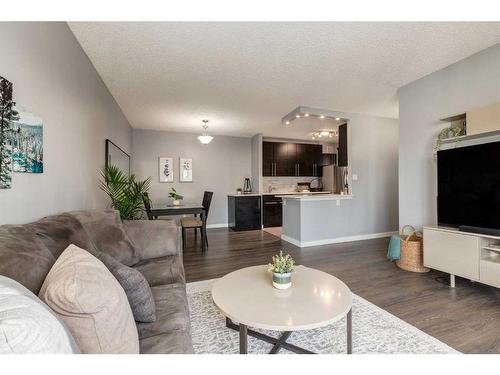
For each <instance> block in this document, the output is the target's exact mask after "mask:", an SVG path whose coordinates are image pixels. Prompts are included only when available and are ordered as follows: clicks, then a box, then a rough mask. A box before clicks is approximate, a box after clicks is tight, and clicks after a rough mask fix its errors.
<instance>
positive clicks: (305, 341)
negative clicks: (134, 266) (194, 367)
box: [187, 280, 459, 354]
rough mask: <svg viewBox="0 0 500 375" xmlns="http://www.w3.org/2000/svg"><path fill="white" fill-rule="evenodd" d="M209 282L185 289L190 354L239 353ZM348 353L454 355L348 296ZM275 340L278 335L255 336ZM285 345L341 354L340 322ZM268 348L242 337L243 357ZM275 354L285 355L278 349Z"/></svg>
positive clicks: (299, 334)
mask: <svg viewBox="0 0 500 375" xmlns="http://www.w3.org/2000/svg"><path fill="white" fill-rule="evenodd" d="M214 281H215V280H207V281H199V282H195V283H189V284H187V292H188V299H189V309H190V313H191V330H192V337H193V345H194V350H195V352H196V353H211V354H218V353H220V354H223V353H226V354H235V353H238V352H239V338H238V337H239V336H238V332H236V331H234V330H232V329H229V328H226V320H225V317H224V316H223V315H222V314H221V312H220V311H219V309H218V308H217V307H216V306H215V304H214V303H213V301H212V295H211V293H210V290H211V285H212V283H213V282H214ZM353 301H354V302H353V308H352V311H353V333H352V338H353V353H354V354H360V353H372V354H379V353H380V354H381V353H387V354H401V353H407V354H433V353H459V352H457V351H456V350H454V349H453V348H451V347H449V346H448V345H446V344H444V343H443V342H441V341H439V340H437V339H435V338H434V337H432V336H429V335H428V334H426V333H424V332H422V331H421V330H419V329H417V328H415V327H414V326H412V325H410V324H408V323H406V322H404V321H402V320H401V319H399V318H397V317H395V316H394V315H392V314H390V313H388V312H387V311H385V310H383V309H381V308H379V307H377V306H375V305H374V304H372V303H370V302H368V301H367V300H365V299H363V298H361V297H359V296H357V295H355V294H353ZM260 331H262V332H265V333H266V334H268V335H271V336H274V337H277V336H279V335H280V333H279V332H273V331H266V330H260ZM288 342H291V343H292V344H295V345H298V346H300V347H303V348H305V349H308V350H311V351H313V352H316V353H325V354H326V353H346V320H345V318H344V319H341V320H340V321H338V322H336V323H334V324H332V325H330V326H326V327H323V328H319V329H313V330H309V331H300V332H294V333H293V334H292V335H291V336H290V338H289V339H288ZM271 347H272V345H271V344H268V343H266V342H264V341H261V340H258V339H255V338H253V337H251V336H248V352H249V353H267V352H269V350H270V349H271ZM279 353H282V354H285V353H290V352H289V351H287V350H285V349H281V350H280V352H279Z"/></svg>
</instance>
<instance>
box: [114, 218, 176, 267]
mask: <svg viewBox="0 0 500 375" xmlns="http://www.w3.org/2000/svg"><path fill="white" fill-rule="evenodd" d="M123 226H124V228H125V231H126V232H127V234H128V236H129V238H130V240H131V241H132V243H133V244H134V246H135V247H136V249H137V252H138V256H139V258H140V260H146V259H155V258H160V257H164V256H169V255H180V254H181V252H182V238H181V229H180V227H179V226H178V225H177V222H176V221H175V220H173V219H167V220H125V221H124V222H123Z"/></svg>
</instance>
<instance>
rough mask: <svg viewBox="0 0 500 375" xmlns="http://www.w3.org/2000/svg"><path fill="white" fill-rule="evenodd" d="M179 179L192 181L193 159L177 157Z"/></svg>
mask: <svg viewBox="0 0 500 375" xmlns="http://www.w3.org/2000/svg"><path fill="white" fill-rule="evenodd" d="M179 181H180V182H193V159H191V158H179Z"/></svg>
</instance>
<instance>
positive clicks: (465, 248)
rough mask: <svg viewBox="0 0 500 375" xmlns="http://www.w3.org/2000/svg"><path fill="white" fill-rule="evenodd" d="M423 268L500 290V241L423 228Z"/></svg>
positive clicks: (448, 229)
mask: <svg viewBox="0 0 500 375" xmlns="http://www.w3.org/2000/svg"><path fill="white" fill-rule="evenodd" d="M424 265H425V266H426V267H429V268H433V269H436V270H439V271H443V272H447V273H449V274H450V285H451V287H455V275H456V276H460V277H464V278H466V279H470V280H472V281H478V282H481V283H483V284H488V285H491V286H494V287H497V288H500V237H497V236H490V235H486V234H478V233H468V232H460V231H458V230H457V229H453V228H445V227H424Z"/></svg>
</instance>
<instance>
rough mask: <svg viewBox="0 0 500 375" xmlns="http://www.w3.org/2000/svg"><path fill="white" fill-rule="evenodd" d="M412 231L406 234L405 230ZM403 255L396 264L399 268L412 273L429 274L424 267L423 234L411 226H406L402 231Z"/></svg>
mask: <svg viewBox="0 0 500 375" xmlns="http://www.w3.org/2000/svg"><path fill="white" fill-rule="evenodd" d="M407 228H408V229H410V230H411V232H410V234H405V229H407ZM400 237H401V255H400V258H399V260H397V261H396V264H397V265H398V267H399V268H401V269H403V270H405V271H411V272H429V271H430V269H429V268H427V267H424V250H423V244H422V233H420V232H417V231H416V230H415V228H413V227H412V226H411V225H405V226H404V227H403V228H402V229H401V233H400Z"/></svg>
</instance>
